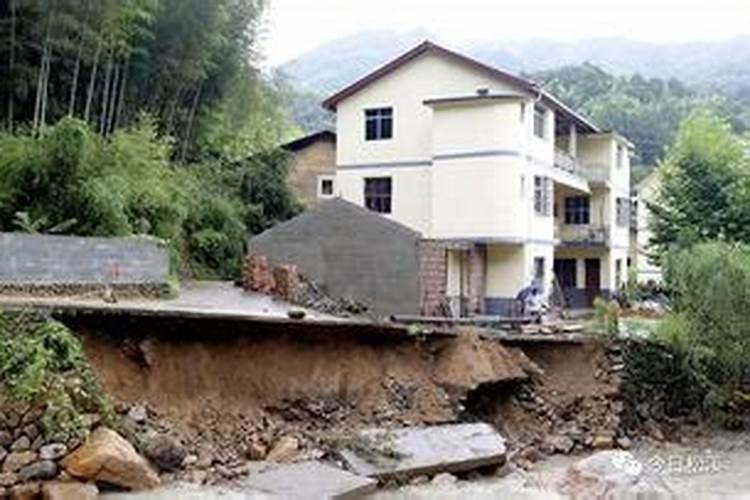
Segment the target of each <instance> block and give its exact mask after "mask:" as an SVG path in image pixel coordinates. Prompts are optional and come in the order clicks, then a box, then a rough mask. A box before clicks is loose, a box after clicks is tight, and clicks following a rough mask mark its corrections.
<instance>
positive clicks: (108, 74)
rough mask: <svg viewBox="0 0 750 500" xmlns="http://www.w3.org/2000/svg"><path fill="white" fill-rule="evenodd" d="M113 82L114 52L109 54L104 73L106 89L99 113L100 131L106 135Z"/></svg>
mask: <svg viewBox="0 0 750 500" xmlns="http://www.w3.org/2000/svg"><path fill="white" fill-rule="evenodd" d="M111 82H112V52H111V51H110V53H109V55H108V56H107V69H106V72H105V73H104V90H103V92H104V93H103V95H102V111H101V113H100V115H99V133H100V134H102V135H104V128H105V125H106V118H107V107H108V105H109V86H110V83H111Z"/></svg>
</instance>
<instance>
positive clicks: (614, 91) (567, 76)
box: [526, 63, 750, 166]
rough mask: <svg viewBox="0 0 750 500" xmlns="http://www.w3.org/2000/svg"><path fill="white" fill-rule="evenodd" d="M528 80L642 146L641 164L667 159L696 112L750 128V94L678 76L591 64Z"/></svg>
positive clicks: (740, 129)
mask: <svg viewBox="0 0 750 500" xmlns="http://www.w3.org/2000/svg"><path fill="white" fill-rule="evenodd" d="M526 76H528V77H529V78H531V79H533V80H535V81H538V82H540V83H541V84H542V85H543V86H544V87H545V88H547V89H548V90H549V91H551V92H552V93H553V94H555V95H556V96H557V97H559V98H560V99H561V100H562V101H563V102H565V103H566V104H568V105H570V106H572V107H573V108H574V109H576V110H578V111H579V112H581V113H583V114H584V115H586V116H588V117H589V118H591V119H592V120H593V121H594V122H595V123H596V124H598V125H599V126H601V127H603V128H605V129H611V130H617V131H618V132H620V133H622V134H623V135H625V136H626V137H628V138H629V139H630V140H631V141H632V142H633V143H634V144H635V146H636V150H635V155H636V156H635V158H634V163H635V164H636V165H645V166H653V165H655V164H656V163H657V162H659V161H660V160H662V159H663V157H664V154H665V148H666V146H667V145H669V144H671V143H672V142H673V141H674V139H675V136H676V134H677V130H678V128H679V125H680V123H681V122H682V121H683V120H684V119H685V118H686V117H687V116H688V115H689V114H690V112H691V111H692V110H695V109H699V108H700V109H710V110H711V111H713V112H715V113H716V114H718V115H720V116H724V117H726V118H727V119H728V120H729V122H730V123H731V125H732V127H733V128H734V130H735V131H737V132H744V131H745V130H748V129H749V128H750V111H749V109H750V94H748V95H747V96H743V95H742V94H736V95H729V94H724V93H719V92H714V91H702V92H701V91H697V90H695V89H692V88H690V87H688V86H686V85H685V84H683V83H682V82H680V81H679V80H677V79H675V78H670V79H667V80H664V79H660V78H648V79H647V78H644V77H643V76H641V75H639V74H635V75H631V76H614V75H612V74H610V73H607V72H606V71H604V70H603V69H601V68H599V67H598V66H595V65H593V64H589V63H586V64H582V65H580V66H568V67H563V68H559V69H555V70H548V71H540V72H536V73H531V74H528V75H526ZM744 99H747V102H744Z"/></svg>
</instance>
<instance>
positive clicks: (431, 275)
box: [419, 240, 448, 316]
mask: <svg viewBox="0 0 750 500" xmlns="http://www.w3.org/2000/svg"><path fill="white" fill-rule="evenodd" d="M419 275H420V279H421V289H422V314H423V315H424V316H444V315H445V314H446V313H447V307H448V304H447V301H446V292H447V286H448V255H447V248H446V246H445V245H444V244H443V243H441V242H439V241H434V240H422V241H421V242H420V243H419Z"/></svg>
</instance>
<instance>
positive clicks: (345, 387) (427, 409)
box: [67, 317, 533, 459]
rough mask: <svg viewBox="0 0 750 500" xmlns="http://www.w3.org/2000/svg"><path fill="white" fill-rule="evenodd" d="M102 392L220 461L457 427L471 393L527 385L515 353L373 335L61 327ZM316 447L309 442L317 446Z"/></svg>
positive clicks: (148, 321) (99, 324)
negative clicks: (368, 429)
mask: <svg viewBox="0 0 750 500" xmlns="http://www.w3.org/2000/svg"><path fill="white" fill-rule="evenodd" d="M67 322H68V324H70V326H72V327H73V329H74V330H75V331H77V332H78V333H79V334H80V335H81V337H82V339H83V342H84V345H85V348H86V352H87V355H88V356H89V358H90V360H91V362H92V364H93V366H94V368H95V370H96V372H97V374H98V376H99V378H100V380H101V382H102V383H103V385H104V388H105V390H106V391H107V393H109V394H110V395H111V396H112V397H113V398H114V399H115V400H116V401H118V402H120V403H122V404H125V405H132V404H143V405H145V406H146V407H147V408H148V409H149V411H151V412H152V413H155V414H157V415H158V416H159V418H161V419H163V421H164V422H165V426H166V425H168V426H171V427H173V430H174V431H175V432H176V433H178V434H179V436H180V437H181V438H182V439H183V440H185V441H187V442H188V443H190V444H193V445H194V446H195V447H196V448H213V449H214V450H215V451H214V453H217V454H219V455H226V456H227V458H228V459H229V458H232V457H237V456H242V455H243V453H246V450H247V449H248V447H250V446H253V445H255V444H257V443H259V442H260V443H261V444H262V445H263V446H265V447H270V446H271V445H272V444H273V442H274V441H276V440H278V439H279V438H280V437H282V436H284V435H290V434H291V435H295V436H299V437H300V438H301V439H303V440H304V439H305V436H311V435H315V434H316V433H318V434H321V433H323V434H326V433H328V434H330V433H336V432H347V431H350V430H353V429H356V428H360V427H365V426H375V425H378V426H385V427H388V426H404V425H418V424H437V423H447V422H456V421H459V420H461V419H462V417H463V415H464V414H465V404H466V401H467V399H468V396H469V394H470V393H471V392H472V391H475V390H477V389H478V388H479V387H483V386H487V385H492V384H516V383H519V382H523V381H525V380H528V377H529V373H532V372H533V363H531V362H530V361H529V359H528V358H527V357H526V356H525V355H524V353H523V351H522V350H521V349H520V348H518V347H512V346H505V345H503V344H501V343H499V342H497V341H493V340H486V339H482V338H480V337H479V336H477V335H470V334H467V335H460V336H455V335H443V334H429V335H410V334H405V333H403V331H401V332H394V331H391V330H389V329H388V328H384V327H378V326H363V325H356V326H345V325H342V326H330V325H311V324H304V325H303V324H278V323H268V324H261V323H247V322H244V323H241V322H225V323H217V322H215V321H213V322H211V323H208V322H202V321H197V320H190V321H170V320H167V319H163V318H162V319H154V318H132V317H131V318H129V319H127V320H124V319H122V318H119V319H118V318H112V317H108V318H98V319H93V318H90V317H88V318H77V319H75V320H68V321H67ZM314 444H315V443H311V446H314Z"/></svg>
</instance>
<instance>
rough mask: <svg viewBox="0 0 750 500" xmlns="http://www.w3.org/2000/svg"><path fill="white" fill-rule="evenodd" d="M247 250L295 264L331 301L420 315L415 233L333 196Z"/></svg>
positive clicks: (261, 237) (275, 261) (256, 239)
mask: <svg viewBox="0 0 750 500" xmlns="http://www.w3.org/2000/svg"><path fill="white" fill-rule="evenodd" d="M249 246H250V252H251V253H253V254H258V255H264V256H266V257H267V258H268V260H269V262H270V263H271V264H272V265H279V264H295V265H296V266H297V267H298V269H299V271H300V272H301V273H302V274H303V275H304V276H305V277H307V278H308V279H310V280H312V281H314V282H315V283H317V284H318V285H320V286H322V287H323V288H324V289H325V291H326V292H327V293H328V294H329V295H331V296H333V297H350V298H352V299H355V300H357V301H359V302H362V303H364V304H367V305H368V307H369V308H370V309H371V310H372V311H374V312H376V313H378V314H384V315H386V314H419V313H420V312H421V311H422V302H423V300H422V290H421V289H422V286H421V272H420V264H421V259H420V246H421V235H420V233H418V232H416V231H414V230H412V229H409V228H408V227H406V226H404V225H402V224H399V223H397V222H394V221H392V220H390V219H387V218H385V217H382V216H381V215H379V214H376V213H373V212H370V211H368V210H367V209H365V208H363V207H360V206H357V205H354V204H352V203H349V202H347V201H344V200H342V199H338V198H334V199H331V200H326V201H324V202H322V203H321V204H319V205H318V206H316V207H314V208H312V209H310V210H308V211H307V212H304V213H303V214H301V215H299V216H297V217H295V218H293V219H291V220H289V221H287V222H284V223H283V224H279V225H278V226H275V227H273V228H271V229H269V230H268V231H265V232H264V233H262V234H260V235H257V236H255V237H253V238H252V239H251V240H250V242H249Z"/></svg>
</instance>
